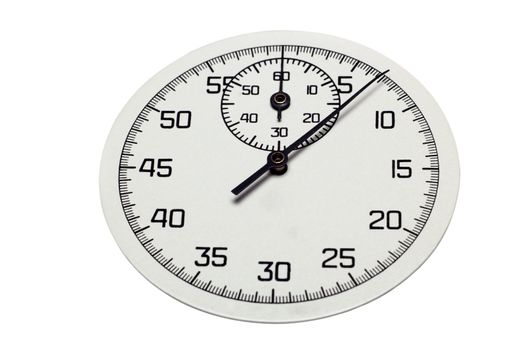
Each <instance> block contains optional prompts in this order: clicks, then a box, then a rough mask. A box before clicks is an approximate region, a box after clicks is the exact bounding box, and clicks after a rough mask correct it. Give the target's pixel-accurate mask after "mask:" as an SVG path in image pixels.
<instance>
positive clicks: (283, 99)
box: [270, 46, 290, 122]
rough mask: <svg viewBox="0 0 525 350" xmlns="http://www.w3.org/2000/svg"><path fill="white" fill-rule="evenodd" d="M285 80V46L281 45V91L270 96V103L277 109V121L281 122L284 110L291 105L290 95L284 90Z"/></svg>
mask: <svg viewBox="0 0 525 350" xmlns="http://www.w3.org/2000/svg"><path fill="white" fill-rule="evenodd" d="M283 82H284V46H281V68H280V70H279V91H277V92H276V93H275V94H273V95H272V96H271V97H270V105H271V106H272V108H273V109H275V110H276V111H277V121H278V122H280V121H281V118H282V112H283V111H284V110H285V109H287V108H288V107H290V95H288V94H287V93H286V92H284V91H283Z"/></svg>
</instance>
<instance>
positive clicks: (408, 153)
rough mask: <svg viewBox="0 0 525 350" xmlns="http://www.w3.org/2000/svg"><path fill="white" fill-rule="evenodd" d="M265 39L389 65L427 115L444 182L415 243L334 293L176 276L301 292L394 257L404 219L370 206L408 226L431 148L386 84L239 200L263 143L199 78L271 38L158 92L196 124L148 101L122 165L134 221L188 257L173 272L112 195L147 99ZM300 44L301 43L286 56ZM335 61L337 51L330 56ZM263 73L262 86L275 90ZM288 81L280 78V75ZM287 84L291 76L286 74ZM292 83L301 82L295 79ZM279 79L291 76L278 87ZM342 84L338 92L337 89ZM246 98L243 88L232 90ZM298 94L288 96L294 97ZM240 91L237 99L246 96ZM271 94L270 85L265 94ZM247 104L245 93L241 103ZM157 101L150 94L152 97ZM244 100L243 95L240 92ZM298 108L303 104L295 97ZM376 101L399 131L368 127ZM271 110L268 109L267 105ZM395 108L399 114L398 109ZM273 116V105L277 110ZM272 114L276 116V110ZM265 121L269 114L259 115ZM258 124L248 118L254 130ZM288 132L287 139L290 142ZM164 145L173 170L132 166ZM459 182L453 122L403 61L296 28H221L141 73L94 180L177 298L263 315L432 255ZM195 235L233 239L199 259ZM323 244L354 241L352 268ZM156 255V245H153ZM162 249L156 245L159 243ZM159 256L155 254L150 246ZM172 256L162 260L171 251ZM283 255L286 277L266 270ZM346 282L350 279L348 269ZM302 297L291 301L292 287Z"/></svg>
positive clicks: (179, 258) (279, 317)
mask: <svg viewBox="0 0 525 350" xmlns="http://www.w3.org/2000/svg"><path fill="white" fill-rule="evenodd" d="M264 45H305V46H311V47H319V48H322V49H327V50H333V51H335V52H339V53H342V54H345V55H348V56H350V57H353V58H356V59H358V60H360V61H363V62H365V63H366V64H369V65H370V66H372V67H374V68H375V69H377V70H379V71H383V70H386V69H389V70H390V72H389V73H388V75H387V76H388V78H389V79H392V80H393V81H394V82H395V83H397V84H398V85H399V86H400V87H401V88H402V89H404V90H405V91H406V92H407V93H408V95H409V96H410V97H411V98H412V99H413V101H414V102H415V103H416V104H417V106H418V107H419V109H420V110H421V112H422V113H423V115H424V116H425V119H426V120H427V121H428V125H429V126H430V128H431V131H432V134H433V137H434V139H435V142H436V146H437V151H438V155H439V168H440V170H439V189H438V194H437V197H436V200H435V203H434V206H433V209H432V213H431V215H430V217H429V219H428V221H427V222H426V224H425V226H424V229H423V231H422V232H421V234H420V235H419V236H418V237H417V239H416V240H415V241H414V243H413V244H412V245H411V246H410V248H409V249H408V250H407V251H406V252H405V253H404V254H403V255H402V256H401V257H400V258H399V259H398V260H397V261H396V262H395V263H394V264H392V265H391V266H389V267H388V268H387V269H386V270H384V271H383V272H381V273H379V274H378V275H377V276H375V277H374V278H371V279H369V280H368V281H366V282H364V283H362V284H360V285H359V286H357V287H354V288H352V289H350V290H348V291H345V292H342V293H338V294H336V295H332V296H327V297H324V298H320V299H318V300H315V301H300V302H292V303H281V304H268V303H254V302H248V301H237V300H234V299H235V296H234V295H233V294H232V295H231V297H230V298H227V297H224V296H220V295H217V294H221V291H220V290H219V291H217V292H216V293H215V294H214V293H212V292H210V291H204V290H202V289H199V288H197V287H195V286H192V285H190V284H189V283H187V282H186V281H183V280H182V279H181V278H179V277H181V276H184V274H186V273H187V274H188V276H190V277H191V276H194V275H195V274H196V273H197V272H199V271H200V274H199V275H198V279H202V281H203V283H204V282H208V281H210V280H211V281H212V282H213V285H215V284H216V285H217V286H218V287H221V288H222V287H223V286H225V285H227V286H228V288H227V290H230V289H231V290H232V291H239V290H240V289H242V292H243V293H255V292H258V295H259V296H261V295H264V296H270V295H271V291H272V289H273V290H274V294H275V295H276V296H278V297H279V296H286V295H288V293H292V294H293V295H296V294H297V295H299V294H300V293H303V292H304V290H305V289H306V290H309V291H317V290H319V288H320V287H321V286H324V287H325V289H328V288H332V287H335V286H336V282H339V283H340V284H342V283H343V282H348V281H349V277H348V275H347V272H351V273H352V275H353V276H355V277H356V278H358V276H361V275H364V274H365V270H364V269H365V268H368V269H370V268H373V267H374V266H376V265H377V263H376V261H377V260H383V259H384V258H387V257H388V251H389V250H390V251H395V249H396V248H397V247H399V243H397V242H398V241H399V240H403V239H405V238H406V237H407V232H405V231H403V230H380V231H370V230H369V229H368V225H369V223H370V216H369V211H370V210H377V209H380V210H400V211H402V212H403V227H407V228H412V227H413V226H414V225H415V224H416V222H415V221H414V219H413V218H414V217H418V215H419V214H420V212H421V209H420V206H421V205H424V204H425V200H426V197H425V196H424V195H423V193H425V192H426V191H428V184H427V183H426V182H425V181H426V180H428V179H429V173H428V171H422V170H421V168H423V167H429V166H431V164H430V162H429V158H428V157H425V155H426V152H427V148H425V147H423V146H422V145H421V143H422V141H424V140H423V139H422V135H421V133H419V132H418V131H419V130H420V129H419V127H418V125H417V123H414V122H412V120H413V119H414V118H415V117H414V116H413V115H412V114H410V112H407V113H402V112H401V110H403V109H404V107H405V106H404V105H403V104H402V103H401V102H402V101H397V99H396V96H395V95H393V92H392V91H390V92H389V91H387V87H386V86H385V85H381V84H376V85H375V86H373V87H372V88H371V89H370V90H369V91H367V92H366V93H364V94H363V96H361V97H360V98H359V99H358V100H357V101H354V102H356V103H353V104H351V105H350V107H349V108H347V109H346V110H345V111H343V113H342V114H341V115H340V117H339V119H338V121H337V122H336V124H335V125H334V127H333V128H332V129H331V130H330V131H329V132H328V134H326V135H325V136H324V137H323V138H322V139H321V140H319V142H316V143H314V144H313V145H311V146H308V147H306V148H304V150H302V151H300V152H297V153H295V154H292V155H291V160H290V163H289V170H288V172H287V173H286V174H285V175H284V176H270V177H265V178H264V179H263V181H262V182H261V183H260V184H259V185H258V186H257V187H256V188H254V189H253V190H251V191H249V193H247V194H246V195H244V196H242V197H241V198H240V199H239V198H236V197H235V196H233V195H232V194H231V192H230V191H231V189H232V188H233V187H234V186H236V185H237V184H238V183H240V182H241V181H242V180H244V178H246V177H247V176H248V175H250V174H251V173H252V172H253V171H255V170H256V169H258V168H259V167H260V166H261V165H263V164H264V162H265V159H266V154H267V153H266V152H264V151H262V150H259V149H256V148H254V147H250V146H248V145H246V144H244V143H242V142H240V141H239V140H238V139H237V138H236V137H235V136H234V135H232V133H231V132H230V131H229V130H228V128H227V127H226V125H225V123H224V121H223V119H222V115H221V106H220V102H221V97H222V94H216V95H209V94H206V93H205V89H206V78H207V77H208V76H210V75H213V76H233V75H235V74H236V73H238V72H239V71H241V70H242V69H244V68H245V67H247V66H249V65H251V64H253V63H255V62H256V61H259V60H261V59H267V58H268V57H270V58H274V57H279V54H278V51H275V52H271V53H270V55H269V56H267V55H266V54H264V53H261V54H259V55H258V54H255V55H254V56H255V57H252V56H251V55H246V56H242V57H241V58H240V59H238V60H237V59H232V60H229V61H227V62H226V63H225V64H222V63H220V64H217V65H213V69H214V72H213V73H212V72H210V71H209V70H202V71H200V72H199V76H192V77H189V78H188V79H187V84H186V83H184V84H181V85H179V86H177V87H176V92H172V93H170V94H167V95H166V96H165V100H159V101H158V103H155V104H154V106H155V108H157V109H159V110H163V109H165V110H168V109H170V110H171V109H173V110H191V111H192V125H191V127H190V128H188V129H162V128H160V127H159V123H160V119H159V115H158V113H156V112H154V111H151V110H150V111H149V112H150V113H149V114H148V119H149V121H148V122H145V123H144V124H143V127H142V128H141V132H140V133H139V136H138V137H137V142H138V144H137V145H135V146H134V147H133V151H132V152H131V153H133V155H134V156H133V157H132V158H131V160H130V162H129V164H131V165H134V166H137V169H134V170H132V171H129V172H128V176H129V178H131V181H129V183H128V187H129V190H130V191H133V194H132V195H130V200H131V201H132V202H133V203H135V206H134V207H133V210H134V213H135V214H136V215H138V216H140V218H139V219H137V224H138V225H139V226H140V227H145V226H147V225H150V226H151V228H150V229H148V230H145V231H144V234H147V235H148V237H149V238H153V239H154V240H153V241H152V244H153V245H154V246H155V248H156V249H163V250H162V252H161V253H162V254H165V256H166V258H168V257H169V258H173V263H175V264H176V265H177V266H184V267H185V269H184V271H183V272H184V274H181V275H179V277H176V276H175V275H174V274H173V273H172V272H170V271H168V270H167V269H166V268H165V267H163V266H162V265H161V264H160V263H159V262H158V261H157V260H155V259H154V258H153V257H152V254H150V253H149V252H148V251H146V249H145V248H144V247H143V246H142V245H141V244H140V243H139V241H138V239H137V237H136V236H135V234H134V233H133V232H132V231H131V228H130V225H129V223H128V221H127V219H126V217H125V215H124V211H123V207H122V203H121V200H120V196H119V188H118V175H119V170H118V166H119V161H120V159H121V152H122V148H123V145H124V142H125V139H126V136H127V135H128V132H129V130H130V128H131V126H132V124H133V122H134V121H135V119H136V118H137V116H138V115H139V114H140V113H141V111H142V110H143V108H144V107H145V106H146V105H147V104H148V103H149V101H150V99H151V98H152V97H153V96H155V94H157V92H159V90H161V89H162V88H163V87H164V86H165V85H166V84H168V83H169V82H170V81H172V80H173V79H175V78H176V77H177V76H179V75H180V74H182V73H184V72H185V71H187V70H188V69H191V68H192V67H194V66H197V65H199V64H201V63H202V62H205V61H207V60H209V59H212V58H214V57H217V56H220V55H223V54H227V53H229V52H233V51H235V50H240V49H245V48H251V47H259V46H264ZM294 57H295V56H294ZM298 58H299V59H303V60H305V61H308V62H311V63H313V64H315V65H316V66H318V67H319V68H321V69H322V70H323V71H325V72H326V73H327V74H328V75H330V76H331V77H332V80H334V81H337V79H336V77H337V76H339V75H346V74H350V73H348V71H349V69H350V68H351V66H350V65H346V66H342V65H339V64H337V62H336V61H334V60H333V59H325V58H324V57H319V56H316V57H308V55H306V54H304V55H302V56H301V55H300V56H299V57H298ZM334 62H335V63H334ZM365 74H366V72H365V71H364V70H361V69H356V70H355V71H354V72H352V73H351V75H352V76H353V78H352V79H353V80H352V82H353V84H354V87H355V88H354V89H355V90H357V89H358V88H359V87H360V86H362V85H364V84H365V83H366V82H367V81H369V80H370V79H371V78H372V77H373V73H371V74H369V75H365ZM270 83H275V82H270V81H267V80H262V81H261V83H260V84H261V91H263V90H264V91H265V93H266V91H273V90H272V89H273V88H272V89H270V88H269V87H267V86H266V84H270ZM287 83H288V82H286V83H285V86H286V84H287ZM290 84H293V77H292V78H291V82H290ZM294 88H297V85H296V86H294ZM285 91H286V88H285ZM348 96H349V95H341V102H342V101H344V100H345V99H346V98H348ZM235 98H241V96H238V95H237V96H235ZM307 98H308V97H307V96H306V95H305V96H303V97H301V98H296V99H294V100H293V101H294V102H296V100H297V102H298V103H294V106H295V105H297V106H299V105H301V103H299V102H301V101H302V100H304V103H305V104H306V103H309V102H308V101H306V99H307ZM241 99H242V98H241ZM268 100H269V96H268V98H266V101H268ZM242 103H244V102H242ZM151 105H153V104H151ZM248 107H250V106H249V104H248ZM294 108H299V107H294ZM376 110H394V111H395V112H396V115H399V117H398V118H397V119H396V122H397V124H396V128H395V129H394V130H376V129H375V128H374V113H375V111H376ZM269 111H270V112H272V111H271V110H269ZM291 113H294V110H293V109H292V108H290V109H289V110H287V111H285V112H284V116H283V118H287V117H288V119H287V121H286V123H287V125H289V127H290V128H291V129H293V130H294V132H296V133H295V134H294V135H290V141H292V142H293V141H294V140H295V138H296V136H299V135H300V134H301V132H300V131H298V130H307V128H306V129H304V125H302V124H301V119H302V118H300V116H299V117H298V118H296V119H295V121H296V122H295V123H294V122H293V120H292V119H291V117H290V115H291ZM402 115H403V116H402ZM273 117H274V116H272V118H273ZM276 124H277V123H276ZM268 126H270V125H265V126H264V128H267V127H268ZM264 132H265V129H261V130H260V131H259V130H257V131H255V134H260V135H261V139H262V138H263V136H262V133H264ZM289 143H290V142H289ZM145 157H146V158H149V157H151V158H172V159H173V162H172V165H173V175H172V176H171V177H169V178H157V177H153V178H151V177H149V176H147V174H145V173H139V172H138V171H137V170H138V167H139V166H140V163H141V160H142V159H143V158H145ZM401 158H407V159H412V167H413V170H414V171H413V176H412V178H411V179H392V178H391V168H390V166H391V160H392V159H401ZM458 185H459V167H458V160H457V155H456V149H455V145H454V141H453V138H452V135H451V133H450V130H449V128H448V126H447V124H446V121H445V119H444V116H443V115H442V113H441V111H440V109H439V107H438V106H437V105H436V103H435V102H434V100H433V99H432V97H431V96H430V95H429V94H428V92H426V90H425V89H424V88H423V87H422V86H421V85H420V84H419V83H418V82H417V81H416V80H415V79H414V78H412V77H411V76H410V75H409V74H408V73H407V72H405V71H404V70H403V69H402V68H400V67H399V66H397V65H396V64H395V63H393V62H391V61H390V60H388V59H386V58H384V57H383V56H381V55H379V54H377V53H375V52H374V51H371V50H369V49H367V48H364V47H363V46H360V45H357V44H355V43H352V42H349V41H346V40H342V39H337V38H334V37H330V36H325V35H320V34H313V33H300V32H266V33H256V34H249V35H245V36H240V37H236V38H232V39H227V40H225V41H221V42H218V43H215V44H212V45H210V46H207V47H204V48H202V49H199V50H197V51H195V52H193V53H190V54H189V55H187V56H185V57H183V58H181V59H180V60H178V61H176V62H175V63H173V64H172V65H170V66H168V67H167V68H166V69H164V70H163V71H161V72H160V73H159V74H157V75H156V76H155V77H153V78H152V79H151V80H150V81H149V82H148V83H146V84H145V85H144V86H143V87H142V88H141V89H140V90H139V91H138V92H137V93H136V94H135V95H134V96H133V97H132V98H131V100H130V101H129V102H128V104H127V105H126V106H125V107H124V109H123V111H122V112H121V114H120V115H119V117H118V119H117V121H116V122H115V124H114V126H113V128H112V130H111V133H110V135H109V137H108V141H107V144H106V147H105V150H104V155H103V160H102V167H101V175H100V186H101V196H102V203H103V207H104V212H105V215H106V219H107V221H108V224H109V226H110V229H111V232H112V233H113V235H114V236H115V239H116V241H117V243H118V244H119V246H120V248H121V249H122V251H123V252H124V254H125V255H126V256H127V258H128V259H129V260H130V262H131V263H132V264H133V265H134V266H135V267H136V268H137V269H138V270H139V271H140V272H141V273H142V274H143V275H144V276H145V277H146V278H147V279H148V280H150V281H151V282H152V283H153V284H155V285H156V286H158V287H159V288H161V289H162V290H163V291H165V292H166V293H168V294H169V295H172V296H173V297H175V298H176V299H178V300H180V301H182V302H184V303H187V304H189V305H191V306H194V307H196V308H198V309H201V310H204V311H208V312H211V313H214V314H217V315H221V316H226V317H232V318H236V319H242V320H251V321H262V322H289V321H301V320H307V319H313V318H319V317H323V316H328V315H332V314H336V313H339V312H343V311H346V310H349V309H351V308H354V307H356V306H359V305H362V304H364V303H366V302H368V301H370V300H373V299H374V298H376V297H378V296H380V295H382V294H384V293H385V292H387V291H389V290H390V289H392V288H393V287H395V286H396V285H397V284H399V283H400V282H401V281H403V280H404V279H405V278H406V277H408V276H409V275H410V274H411V273H412V272H413V271H414V270H415V269H417V268H418V267H419V266H420V265H421V264H422V263H423V262H424V261H425V259H426V258H427V257H428V256H429V255H430V254H431V252H432V251H433V250H434V248H435V247H436V245H437V244H438V242H439V240H440V239H441V237H442V235H443V234H444V232H445V230H446V227H447V225H448V222H449V221H450V218H451V216H452V212H453V209H454V204H455V200H456V196H457V191H458ZM155 208H183V209H184V210H185V211H186V222H185V226H184V228H173V229H161V228H160V226H156V225H158V224H154V223H151V222H150V219H151V217H152V214H153V212H154V210H155ZM196 246H211V247H213V246H220V247H228V252H227V255H228V265H227V266H226V267H197V266H195V265H194V263H193V262H194V260H196V259H197V258H198V257H199V254H198V252H197V251H196V250H195V247H196ZM326 247H336V248H337V247H352V248H355V257H356V267H354V268H352V269H349V270H347V269H322V268H321V263H322V261H323V260H324V258H325V256H323V255H322V254H321V251H322V250H323V248H326ZM153 254H155V251H153ZM159 254H160V253H159ZM157 257H158V256H157ZM166 260H167V259H166ZM263 260H264V261H266V260H273V261H287V262H290V263H291V265H292V273H291V279H290V282H260V281H258V280H257V275H258V274H261V273H262V266H261V265H258V264H257V262H258V261H263ZM348 283H349V282H348ZM295 301H299V300H295Z"/></svg>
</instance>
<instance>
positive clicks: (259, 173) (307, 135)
mask: <svg viewBox="0 0 525 350" xmlns="http://www.w3.org/2000/svg"><path fill="white" fill-rule="evenodd" d="M389 71H390V70H389V69H387V70H386V71H384V72H382V73H380V74H378V75H376V76H375V77H374V79H372V80H370V81H369V82H368V83H366V84H365V85H364V86H363V87H362V88H361V89H359V90H358V91H357V92H356V93H355V94H353V95H352V96H350V97H349V98H348V99H347V100H346V101H345V102H343V103H342V104H341V105H340V106H339V107H337V108H336V109H335V110H333V111H332V113H330V114H329V115H328V116H326V117H325V118H324V119H323V120H321V121H320V122H319V123H317V124H316V125H315V126H314V127H313V128H311V129H310V130H308V131H307V132H306V133H305V134H303V136H301V137H299V138H298V139H297V140H295V141H294V142H293V143H292V144H291V145H290V146H288V147H286V148H285V149H284V150H283V151H282V153H284V154H285V155H286V156H288V154H290V153H291V152H293V151H295V150H297V147H298V146H300V145H301V144H302V143H303V142H305V141H307V140H308V139H309V138H310V137H311V136H312V135H314V134H315V133H316V132H317V131H318V130H319V129H320V128H322V127H323V126H324V125H325V124H326V123H328V122H329V121H330V119H332V118H333V117H334V116H336V115H337V113H339V112H341V110H343V109H344V108H345V107H346V106H348V104H349V103H350V102H352V101H353V100H355V99H356V97H357V96H359V95H360V94H361V93H362V92H363V91H365V90H366V89H367V88H368V87H369V86H370V85H372V84H373V83H375V82H376V81H378V80H379V79H380V78H381V77H383V76H384V75H385V74H386V73H388V72H389ZM271 167H272V164H271V163H270V162H269V161H267V162H266V164H264V165H263V166H262V167H260V168H259V169H258V170H257V171H256V172H254V173H253V174H252V175H250V176H249V177H248V178H247V179H246V180H244V181H243V182H241V183H240V184H239V185H238V186H237V187H235V188H234V189H233V190H232V193H233V194H235V195H238V194H239V193H241V192H242V191H244V190H245V189H246V188H247V187H248V186H250V185H251V184H252V183H254V182H255V181H256V180H257V179H258V178H259V177H261V176H262V175H263V174H264V173H266V172H267V171H268V170H269V169H270V168H271Z"/></svg>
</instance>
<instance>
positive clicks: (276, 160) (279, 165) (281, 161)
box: [268, 151, 288, 175]
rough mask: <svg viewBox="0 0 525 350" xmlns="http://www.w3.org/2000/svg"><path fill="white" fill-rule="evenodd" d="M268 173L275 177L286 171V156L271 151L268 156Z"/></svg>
mask: <svg viewBox="0 0 525 350" xmlns="http://www.w3.org/2000/svg"><path fill="white" fill-rule="evenodd" d="M268 163H269V164H270V172H271V173H272V174H275V175H282V174H284V173H285V172H286V170H288V165H287V164H286V163H288V156H287V155H286V154H285V153H283V152H281V151H273V152H270V154H268Z"/></svg>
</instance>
